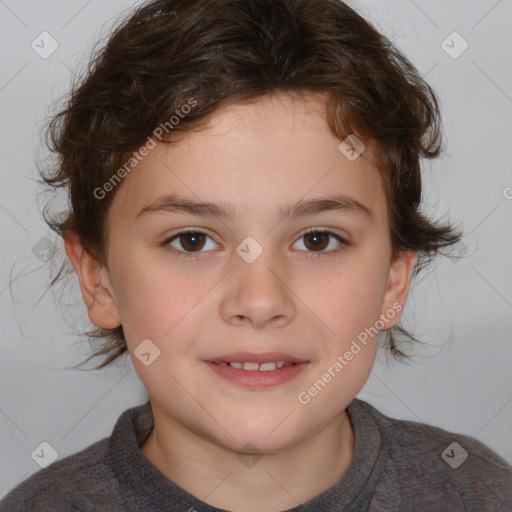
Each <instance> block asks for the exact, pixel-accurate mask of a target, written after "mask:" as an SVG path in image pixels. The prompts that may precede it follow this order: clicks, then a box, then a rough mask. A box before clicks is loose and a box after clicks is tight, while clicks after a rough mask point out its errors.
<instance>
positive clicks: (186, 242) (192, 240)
mask: <svg viewBox="0 0 512 512" xmlns="http://www.w3.org/2000/svg"><path fill="white" fill-rule="evenodd" d="M178 238H179V241H180V244H181V246H182V247H183V249H185V250H186V251H191V252H193V251H195V250H201V249H202V248H203V246H204V243H205V240H206V237H205V236H204V234H203V233H198V232H194V231H191V232H190V233H182V234H180V235H179V236H178Z"/></svg>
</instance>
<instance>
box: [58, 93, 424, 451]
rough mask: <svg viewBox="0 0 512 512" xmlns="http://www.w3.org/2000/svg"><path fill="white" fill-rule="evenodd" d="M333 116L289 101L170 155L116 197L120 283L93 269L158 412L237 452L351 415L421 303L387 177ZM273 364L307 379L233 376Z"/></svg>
mask: <svg viewBox="0 0 512 512" xmlns="http://www.w3.org/2000/svg"><path fill="white" fill-rule="evenodd" d="M323 109H324V106H323V103H321V102H320V101H319V100H318V101H316V100H313V99H310V101H308V102H306V101H303V100H298V99H291V98H290V97H288V96H285V95H276V96H273V97H271V98H270V97H267V98H265V99H263V100H260V101H258V102H256V103H253V104H250V105H237V106H234V107H230V108H229V109H227V110H224V111H222V112H220V113H218V114H217V115H216V116H215V117H214V118H213V119H212V122H211V123H210V124H209V126H208V128H206V129H203V130H202V131H200V132H195V133H189V134H188V136H187V137H186V138H184V139H183V140H181V141H180V142H176V143H174V144H172V145H163V144H159V145H157V146H156V147H155V148H154V149H152V150H151V151H150V152H149V154H148V155H147V156H146V157H145V158H144V159H143V160H142V161H141V162H140V163H139V164H138V166H137V167H136V168H135V169H134V170H133V171H132V172H131V173H130V174H129V175H128V176H127V177H126V178H125V179H124V181H123V183H122V184H121V185H120V186H118V187H119V188H118V190H116V195H115V198H114V200H113V203H112V206H111V209H110V211H109V216H108V260H107V263H108V268H107V267H103V268H102V269H101V271H99V272H98V273H97V274H95V275H96V278H97V279H96V280H94V279H92V278H91V277H90V276H91V275H92V274H93V272H94V271H93V270H92V269H93V265H92V264H91V267H90V271H89V273H88V271H87V270H83V269H82V270H80V272H81V273H80V277H81V279H80V281H81V285H82V291H83V292H84V299H86V295H87V297H89V300H88V301H87V300H86V303H87V304H88V307H89V316H90V318H91V320H92V321H93V322H94V323H95V324H96V325H100V326H101V327H105V328H112V327H116V326H117V325H119V323H122V325H123V329H124V332H125V335H126V342H127V345H128V349H129V353H130V356H131V358H132V361H133V365H134V367H135V370H136V371H137V373H138V375H139V377H140V379H141V381H142V383H143V384H144V386H145V387H146V389H147V391H148V393H149V396H150V399H151V401H152V404H153V406H154V407H157V408H158V409H159V411H161V413H162V414H164V415H165V416H166V418H167V419H168V421H169V423H170V424H171V423H172V424H174V425H175V426H179V428H185V429H187V430H189V431H192V432H194V433H195V434H197V435H200V436H202V437H203V438H206V439H209V440H212V441H214V442H215V443H217V444H218V445H221V446H224V447H227V448H229V449H232V450H235V451H236V450H238V449H239V448H240V447H241V446H243V445H245V444H246V443H248V442H251V443H253V444H254V445H255V446H257V447H258V449H259V450H260V451H261V452H263V453H272V452H277V451H279V450H282V449H285V448H287V447H289V446H292V445H294V444H297V443H299V442H301V441H303V440H306V439H307V438H309V437H311V436H312V435H314V434H315V432H318V431H319V430H320V429H322V428H323V427H325V426H326V425H327V424H328V423H329V422H332V421H334V420H335V419H336V418H337V417H339V416H340V415H341V414H344V409H345V408H346V406H347V405H348V404H349V403H350V401H351V400H352V399H353V398H354V396H355V395H356V394H357V393H358V391H359V390H360V389H361V387H362V386H363V384H364V382H365V381H366V379H367V377H368V374H369V372H370V370H371V367H372V364H373V361H374V358H375V355H376V350H377V341H378V336H375V335H374V336H373V338H372V336H369V335H368V332H370V333H372V334H374V333H375V330H376V327H377V329H388V328H390V327H391V326H392V325H394V324H395V323H396V321H397V320H398V318H399V316H400V314H399V311H400V309H401V304H403V302H404V301H405V296H406V294H407V288H408V283H409V278H410V272H411V270H412V263H413V261H414V260H413V257H412V255H411V257H409V258H402V259H400V260H397V261H396V262H394V263H392V262H391V245H390V238H389V226H388V218H387V213H386V211H387V210H386V198H385V195H384V190H383V187H382V184H381V179H380V176H379V174H378V172H377V170H376V168H375V167H374V166H373V165H372V163H371V159H370V157H369V156H370V155H368V154H365V152H363V153H362V154H361V155H360V156H359V157H358V158H356V159H355V160H353V161H351V160H349V159H348V158H347V157H346V156H345V154H343V153H342V152H341V151H340V150H339V149H338V146H339V144H340V140H338V139H336V138H335V137H334V136H333V135H332V134H331V132H330V131H329V128H328V126H327V124H326V122H325V120H324V117H323V116H322V112H323ZM171 196H172V198H171ZM177 198H180V199H181V200H182V201H187V202H203V203H211V204H213V205H217V210H218V211H217V212H216V213H217V214H218V215H215V214H214V213H215V209H212V208H210V207H205V206H203V207H198V208H195V209H192V210H191V209H190V208H189V209H187V208H185V207H182V208H177V207H176V206H173V203H172V201H171V199H172V200H174V205H175V204H176V200H177ZM320 200H322V202H320ZM311 201H316V202H311ZM308 202H309V203H308ZM181 204H182V206H183V204H184V203H183V202H182V203H181ZM297 204H302V206H303V207H302V208H300V207H297V206H294V205H297ZM308 204H309V206H310V207H309V208H307V207H304V205H306V206H307V205H308ZM335 205H337V207H334V206H335ZM220 206H221V207H223V208H224V210H225V215H220V214H219V211H220V208H218V207H220ZM184 231H189V233H186V232H184ZM308 231H309V233H308ZM67 250H68V254H70V258H72V261H73V264H74V265H75V268H77V271H79V268H80V267H79V265H77V264H76V262H77V260H76V258H75V260H73V256H72V252H73V251H72V250H71V249H70V244H69V243H68V244H67ZM94 268H96V269H97V268H98V267H94ZM88 276H89V277H88ZM88 284H89V285H90V288H89V290H91V289H92V290H93V292H92V293H93V295H94V296H95V299H94V300H92V299H91V298H90V294H87V293H86V292H85V291H84V289H85V288H87V286H88ZM365 329H369V331H368V330H367V331H365ZM372 329H373V330H372ZM364 332H366V342H365V343H363V341H361V340H362V339H364V338H365V336H364V334H362V333H364ZM144 340H146V341H144ZM354 343H355V345H354ZM141 344H142V345H141ZM356 347H359V349H357V348H356ZM240 352H244V353H246V354H245V355H238V356H231V355H232V354H235V353H240ZM141 353H142V354H144V355H142V356H141ZM269 353H274V354H269ZM276 353H277V354H276ZM230 354H231V355H230ZM350 354H352V355H351V356H350ZM257 356H261V359H260V362H269V363H272V362H276V363H282V361H283V360H293V361H295V362H296V363H297V362H300V364H295V365H293V366H291V367H290V366H289V365H288V364H287V365H285V367H283V368H277V367H276V368H275V369H273V366H274V365H272V364H270V365H265V366H263V367H262V368H261V369H258V370H250V369H243V368H242V369H237V368H235V367H232V366H231V365H228V366H224V365H223V364H219V363H226V362H228V361H232V362H243V361H240V360H241V359H243V360H244V361H247V362H251V360H253V363H254V360H255V359H257ZM212 360H216V363H215V362H212ZM233 366H237V365H233ZM246 367H247V368H251V367H252V368H253V367H254V366H251V365H246ZM263 368H265V369H267V370H268V371H261V370H262V369H263ZM319 381H321V383H319ZM315 383H316V387H315Z"/></svg>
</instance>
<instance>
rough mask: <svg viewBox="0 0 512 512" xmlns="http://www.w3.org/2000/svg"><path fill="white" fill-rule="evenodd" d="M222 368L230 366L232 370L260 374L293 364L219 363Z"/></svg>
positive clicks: (284, 362) (279, 362)
mask: <svg viewBox="0 0 512 512" xmlns="http://www.w3.org/2000/svg"><path fill="white" fill-rule="evenodd" d="M219 364H220V365H221V366H227V365H228V364H229V365H230V366H231V367H232V368H238V369H239V370H241V369H242V368H243V369H244V370H259V371H260V372H268V371H269V370H275V369H276V368H282V367H283V366H285V365H286V366H291V365H292V364H293V363H287V362H286V361H278V362H271V363H256V362H253V361H245V362H243V363H242V362H236V361H235V362H230V363H219Z"/></svg>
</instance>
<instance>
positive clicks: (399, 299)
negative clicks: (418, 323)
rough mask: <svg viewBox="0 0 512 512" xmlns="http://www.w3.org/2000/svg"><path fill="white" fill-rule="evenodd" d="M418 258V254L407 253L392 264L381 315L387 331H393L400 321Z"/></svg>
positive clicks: (384, 328)
mask: <svg viewBox="0 0 512 512" xmlns="http://www.w3.org/2000/svg"><path fill="white" fill-rule="evenodd" d="M417 258H418V253H417V252H413V251H407V252H403V253H402V254H401V255H400V256H399V257H398V258H397V259H396V260H395V261H393V262H392V263H391V266H390V268H389V275H388V282H387V285H386V292H385V295H384V301H383V304H382V310H381V314H380V319H381V320H382V322H383V323H384V327H383V330H385V331H387V330H389V329H391V328H392V327H393V326H394V325H396V324H397V323H398V320H400V316H401V312H402V310H403V309H404V307H405V300H406V299H407V293H408V292H409V285H410V282H411V277H412V272H413V270H414V265H415V263H416V260H417Z"/></svg>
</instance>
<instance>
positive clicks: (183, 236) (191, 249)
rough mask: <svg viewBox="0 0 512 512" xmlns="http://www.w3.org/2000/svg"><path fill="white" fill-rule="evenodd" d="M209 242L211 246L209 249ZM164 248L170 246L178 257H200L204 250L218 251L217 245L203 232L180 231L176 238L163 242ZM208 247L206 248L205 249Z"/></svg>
mask: <svg viewBox="0 0 512 512" xmlns="http://www.w3.org/2000/svg"><path fill="white" fill-rule="evenodd" d="M208 240H210V244H211V245H210V246H209V247H208V246H207V245H208ZM162 245H164V246H170V247H171V249H172V251H173V252H174V253H175V254H177V255H178V256H184V257H190V258H194V257H200V256H201V255H202V254H203V253H204V252H206V251H203V249H216V248H217V244H216V243H215V242H214V241H213V240H212V238H211V237H210V236H208V235H207V234H206V233H203V232H201V231H194V230H189V231H180V232H179V233H176V234H175V235H174V236H172V237H170V238H168V239H167V240H165V241H164V242H163V244H162ZM205 246H206V247H205Z"/></svg>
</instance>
